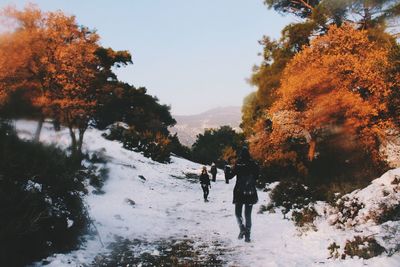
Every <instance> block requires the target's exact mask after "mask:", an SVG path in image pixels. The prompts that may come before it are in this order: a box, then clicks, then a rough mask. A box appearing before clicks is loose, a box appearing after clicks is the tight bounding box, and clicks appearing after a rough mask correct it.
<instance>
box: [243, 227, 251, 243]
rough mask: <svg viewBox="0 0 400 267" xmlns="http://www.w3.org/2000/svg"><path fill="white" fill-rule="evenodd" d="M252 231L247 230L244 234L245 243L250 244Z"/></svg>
mask: <svg viewBox="0 0 400 267" xmlns="http://www.w3.org/2000/svg"><path fill="white" fill-rule="evenodd" d="M250 241H251V240H250V230H246V231H245V233H244V242H246V243H250Z"/></svg>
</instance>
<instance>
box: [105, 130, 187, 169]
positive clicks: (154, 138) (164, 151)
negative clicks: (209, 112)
mask: <svg viewBox="0 0 400 267" xmlns="http://www.w3.org/2000/svg"><path fill="white" fill-rule="evenodd" d="M103 136H104V138H106V139H108V140H117V141H120V142H122V144H123V147H124V148H125V149H128V150H132V151H136V152H142V153H143V156H145V157H147V158H151V159H152V160H154V161H158V162H161V163H167V162H170V160H171V158H170V156H171V152H172V151H173V149H174V148H175V149H177V151H178V152H179V151H181V150H180V149H178V148H177V145H176V140H174V137H173V136H172V137H171V136H165V135H163V134H162V133H160V132H156V133H153V132H151V131H144V132H138V131H136V130H135V128H134V127H128V126H121V125H117V124H116V125H112V126H111V127H109V131H108V133H104V134H103ZM185 151H186V150H185ZM185 151H183V150H182V153H186V152H185Z"/></svg>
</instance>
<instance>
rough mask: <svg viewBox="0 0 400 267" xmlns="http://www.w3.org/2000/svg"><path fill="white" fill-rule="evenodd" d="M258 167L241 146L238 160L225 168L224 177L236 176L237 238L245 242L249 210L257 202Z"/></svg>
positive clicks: (248, 227)
mask: <svg viewBox="0 0 400 267" xmlns="http://www.w3.org/2000/svg"><path fill="white" fill-rule="evenodd" d="M258 174H259V168H258V165H257V163H256V162H255V161H253V160H252V159H251V158H250V153H249V150H248V148H247V147H243V148H242V151H241V153H240V155H239V159H238V161H237V162H236V163H235V165H234V166H233V168H232V170H230V169H229V168H226V174H225V175H226V177H227V178H228V179H232V178H233V177H234V176H236V184H235V188H234V189H233V204H235V215H236V220H237V222H238V224H239V229H240V233H239V236H238V238H239V239H242V238H243V236H244V237H245V239H244V241H245V242H250V231H251V211H252V209H253V204H255V203H257V201H258V196H257V189H256V179H257V178H258ZM243 206H244V217H245V220H246V222H245V224H243V217H242V210H243Z"/></svg>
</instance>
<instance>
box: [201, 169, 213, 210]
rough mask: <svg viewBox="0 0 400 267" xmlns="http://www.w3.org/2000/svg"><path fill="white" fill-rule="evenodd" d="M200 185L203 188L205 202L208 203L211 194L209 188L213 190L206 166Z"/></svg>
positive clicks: (202, 171) (202, 172)
mask: <svg viewBox="0 0 400 267" xmlns="http://www.w3.org/2000/svg"><path fill="white" fill-rule="evenodd" d="M200 185H201V188H202V189H203V195H204V202H208V199H207V198H208V193H209V190H208V188H211V184H210V176H209V175H208V173H207V168H206V166H204V167H203V169H202V170H201V174H200Z"/></svg>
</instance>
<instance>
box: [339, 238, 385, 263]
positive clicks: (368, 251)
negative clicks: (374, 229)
mask: <svg viewBox="0 0 400 267" xmlns="http://www.w3.org/2000/svg"><path fill="white" fill-rule="evenodd" d="M383 252H385V249H384V248H383V247H382V246H381V245H379V244H378V243H377V242H376V240H375V239H374V238H373V237H361V236H355V237H354V240H347V241H346V245H345V247H344V254H345V255H348V256H350V257H354V256H358V257H360V258H363V259H370V258H373V257H376V256H378V255H380V254H382V253H383ZM342 257H343V258H344V257H345V256H342Z"/></svg>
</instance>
